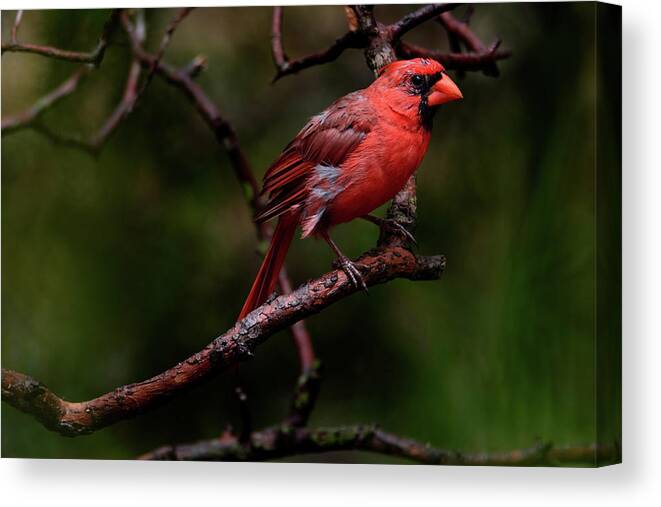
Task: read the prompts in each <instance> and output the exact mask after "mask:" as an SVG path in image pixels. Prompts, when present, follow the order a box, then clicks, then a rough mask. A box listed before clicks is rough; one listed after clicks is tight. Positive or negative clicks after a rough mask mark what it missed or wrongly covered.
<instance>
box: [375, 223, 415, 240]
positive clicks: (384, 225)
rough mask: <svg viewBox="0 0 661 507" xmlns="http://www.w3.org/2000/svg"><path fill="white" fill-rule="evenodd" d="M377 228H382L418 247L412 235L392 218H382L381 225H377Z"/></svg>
mask: <svg viewBox="0 0 661 507" xmlns="http://www.w3.org/2000/svg"><path fill="white" fill-rule="evenodd" d="M379 227H382V228H383V229H386V230H387V231H388V230H389V231H392V232H395V233H397V234H399V235H400V236H403V237H404V239H406V240H407V241H409V242H410V243H412V244H413V245H415V246H418V242H417V241H416V240H415V237H414V236H413V234H411V233H410V232H409V231H408V230H407V229H406V227H404V226H403V225H402V224H400V223H399V222H397V221H396V220H393V219H392V218H382V219H381V223H380V224H379Z"/></svg>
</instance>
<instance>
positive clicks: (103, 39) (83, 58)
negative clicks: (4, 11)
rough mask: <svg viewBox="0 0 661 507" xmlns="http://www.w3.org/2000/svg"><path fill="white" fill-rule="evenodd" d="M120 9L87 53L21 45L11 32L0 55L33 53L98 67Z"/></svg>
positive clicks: (109, 20)
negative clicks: (10, 37)
mask: <svg viewBox="0 0 661 507" xmlns="http://www.w3.org/2000/svg"><path fill="white" fill-rule="evenodd" d="M120 12H121V9H113V11H112V13H111V15H110V18H109V19H108V20H107V21H106V22H105V24H104V26H103V30H102V32H101V36H100V37H99V41H98V42H97V44H96V46H95V48H94V49H93V50H92V51H89V52H87V53H84V52H80V51H69V50H66V49H59V48H56V47H52V46H42V45H38V44H21V43H19V42H18V41H17V40H16V37H15V33H14V30H12V40H11V41H10V42H9V43H8V44H2V54H4V53H5V52H15V53H33V54H37V55H42V56H46V57H48V58H54V59H56V60H64V61H68V62H76V63H90V64H92V65H94V66H98V65H100V63H101V61H102V60H103V56H104V55H105V52H106V48H107V47H108V44H110V37H111V36H112V33H113V32H114V30H115V27H116V26H117V21H118V19H119V13H120ZM17 18H18V21H19V23H20V20H21V18H20V17H19V16H18V15H17ZM14 26H15V28H16V30H15V32H18V25H17V23H16V22H14Z"/></svg>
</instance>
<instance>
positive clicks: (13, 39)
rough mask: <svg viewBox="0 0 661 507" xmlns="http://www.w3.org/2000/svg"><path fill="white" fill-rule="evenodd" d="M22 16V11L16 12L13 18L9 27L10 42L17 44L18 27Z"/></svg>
mask: <svg viewBox="0 0 661 507" xmlns="http://www.w3.org/2000/svg"><path fill="white" fill-rule="evenodd" d="M22 18H23V11H20V10H19V11H17V12H16V18H14V24H13V25H12V27H11V43H12V44H18V38H17V37H18V27H19V26H20V25H21V19H22Z"/></svg>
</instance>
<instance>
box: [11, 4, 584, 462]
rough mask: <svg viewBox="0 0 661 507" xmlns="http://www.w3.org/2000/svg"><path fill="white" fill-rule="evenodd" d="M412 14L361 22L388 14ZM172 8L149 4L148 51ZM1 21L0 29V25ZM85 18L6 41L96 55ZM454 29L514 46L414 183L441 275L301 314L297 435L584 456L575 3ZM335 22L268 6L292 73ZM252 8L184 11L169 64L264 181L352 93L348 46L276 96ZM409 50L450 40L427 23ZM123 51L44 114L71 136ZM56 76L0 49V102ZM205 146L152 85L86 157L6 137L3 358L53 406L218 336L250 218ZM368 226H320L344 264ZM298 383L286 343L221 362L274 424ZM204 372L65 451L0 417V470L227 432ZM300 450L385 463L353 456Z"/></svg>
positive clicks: (262, 421) (227, 319)
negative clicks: (313, 387)
mask: <svg viewBox="0 0 661 507" xmlns="http://www.w3.org/2000/svg"><path fill="white" fill-rule="evenodd" d="M409 9H410V7H406V6H388V7H385V6H384V7H378V8H377V11H376V12H377V16H378V17H379V18H380V19H383V20H384V21H392V20H394V19H397V18H398V17H399V16H400V15H402V14H403V13H405V12H407V11H408V10H409ZM172 12H173V11H172V10H167V9H158V10H149V11H147V21H148V32H149V33H148V36H149V37H148V46H149V47H151V48H155V47H157V45H158V41H159V39H160V35H161V33H162V30H163V29H164V27H165V25H166V24H167V22H168V21H169V19H170V17H171V16H172ZM13 14H14V13H12V12H3V13H2V28H3V34H4V35H5V36H6V35H8V32H9V27H10V26H11V22H12V21H13ZM106 16H107V12H105V11H39V12H26V14H25V16H24V20H23V24H22V27H21V32H20V34H21V38H22V40H25V41H34V42H48V43H50V44H53V45H57V46H59V47H67V48H74V49H81V50H83V49H87V48H90V47H92V46H93V44H94V42H95V40H96V37H97V36H98V34H99V33H100V29H101V26H102V24H103V22H104V20H105V18H106ZM472 26H473V28H474V30H475V31H476V32H477V33H478V34H480V35H481V36H482V37H483V38H484V40H486V41H490V40H492V39H493V38H495V37H496V36H497V35H500V36H502V37H503V38H504V40H505V45H506V46H507V47H508V48H511V49H513V51H514V56H513V57H512V58H511V59H510V60H507V61H505V62H503V63H502V64H501V70H502V75H501V77H500V78H498V79H493V78H488V77H485V76H483V75H481V74H475V73H471V74H468V75H467V76H466V77H465V79H463V80H461V81H460V82H459V85H460V87H461V88H462V91H463V92H464V96H465V100H464V101H462V102H460V103H453V104H450V105H448V106H446V107H444V108H443V109H442V111H441V112H440V113H439V114H438V116H437V118H436V122H435V131H434V136H433V140H432V144H431V147H430V150H429V153H428V155H427V157H426V159H425V161H424V163H423V165H422V168H421V170H420V172H419V180H418V181H419V224H418V231H417V238H418V242H419V245H420V246H419V249H420V251H421V252H424V253H430V254H431V253H444V254H446V255H447V257H448V268H447V272H446V274H445V276H444V278H443V279H442V280H441V281H440V282H436V283H411V282H407V281H395V282H393V283H390V284H387V285H385V286H380V287H375V288H374V289H372V290H371V291H370V295H369V296H365V295H362V294H357V295H354V296H352V297H351V299H350V300H345V301H342V302H340V303H339V304H336V305H335V306H333V307H331V308H329V309H328V310H327V311H325V312H324V313H322V314H321V315H318V316H315V317H313V318H311V319H309V321H308V326H309V328H310V331H311V333H312V335H313V337H314V343H315V346H316V349H317V351H318V354H319V356H320V357H321V359H322V360H323V362H324V364H325V381H324V383H323V386H322V391H321V396H320V399H319V403H318V405H317V408H316V410H315V412H314V413H313V416H312V420H311V424H313V425H331V424H342V423H356V422H378V423H379V424H380V425H382V427H384V428H386V429H388V430H389V431H393V432H396V433H400V434H403V435H407V436H411V437H414V438H416V439H419V440H422V441H429V442H431V443H433V444H434V445H437V446H440V447H449V448H458V449H464V450H484V451H488V450H500V449H508V448H514V447H520V446H527V445H529V444H531V443H532V442H533V441H534V440H535V439H536V438H543V439H550V440H553V441H554V442H556V443H577V442H592V441H594V440H595V427H594V421H595V414H594V403H595V400H594V391H595V385H594V374H595V371H594V353H595V350H594V347H595V337H594V320H595V310H594V285H595V266H594V262H595V261H594V259H595V246H594V245H595V225H594V219H595V208H594V206H595V202H594V192H595V187H594V179H593V176H594V162H595V159H594V129H595V125H594V109H595V100H596V94H595V79H596V76H595V63H594V49H595V48H594V35H595V34H594V6H592V5H590V4H585V3H578V4H564V3H563V4H500V5H493V4H492V5H479V6H477V11H476V14H475V15H474V17H473V22H472ZM345 29H346V26H345V20H344V17H343V12H342V9H341V8H339V7H295V8H287V9H286V17H285V43H286V48H287V51H288V53H289V54H290V55H291V56H292V57H295V56H297V55H302V54H304V53H306V52H309V51H311V50H316V49H319V48H321V47H322V46H323V45H324V44H325V42H324V41H328V42H330V41H332V40H333V39H334V38H335V37H336V36H338V35H339V34H341V33H343V31H344V30H345ZM269 30H270V9H268V8H223V9H198V10H196V11H194V12H193V14H191V16H190V17H189V18H188V19H187V20H186V21H184V22H183V23H182V25H181V26H180V27H179V29H178V31H177V32H176V35H175V38H174V40H173V42H172V44H171V46H170V48H169V49H168V52H167V55H166V60H168V61H169V62H172V63H174V64H179V65H183V64H185V63H187V62H188V61H190V60H191V59H192V58H193V57H194V56H196V55H198V54H204V55H206V56H207V57H208V60H209V68H208V70H207V71H206V72H204V73H203V74H202V75H201V76H200V77H199V81H200V82H201V84H202V85H203V86H204V88H205V89H206V90H207V92H208V93H209V95H210V96H211V97H212V98H213V99H214V100H216V102H217V103H218V104H219V106H220V107H221V109H222V111H223V113H224V114H225V115H226V117H227V118H228V119H229V120H230V121H231V122H232V123H233V124H234V126H235V128H236V130H237V131H238V134H239V137H240V139H241V141H242V144H243V148H244V149H245V151H246V153H247V154H248V157H249V159H250V162H251V163H252V164H253V166H254V167H255V169H256V172H257V173H258V175H259V176H260V177H261V175H262V174H263V172H264V171H265V169H266V168H267V167H268V165H269V163H270V162H271V161H272V160H273V159H274V158H275V157H276V155H277V154H278V152H279V151H280V149H281V148H282V147H283V146H284V145H285V144H286V143H287V142H288V141H289V140H290V138H291V137H292V136H293V135H294V134H295V133H296V132H297V131H298V129H299V128H300V127H301V126H302V124H303V123H304V121H305V119H306V118H307V117H309V116H310V115H312V114H315V113H316V112H318V111H320V110H321V109H323V108H324V107H325V106H326V105H327V104H328V103H330V102H331V101H332V100H334V99H335V98H337V97H339V96H341V95H343V94H344V93H347V92H349V91H351V90H354V89H357V88H360V87H363V86H366V85H367V84H368V83H369V82H370V80H371V79H372V77H371V75H370V73H369V71H368V69H367V67H366V65H365V63H364V60H363V57H362V55H361V53H360V52H358V51H353V52H348V53H347V54H345V55H343V56H342V57H341V58H340V59H339V60H338V61H337V62H335V63H332V64H329V65H326V66H323V67H316V68H313V69H310V70H307V71H305V72H303V73H301V74H299V75H296V76H290V77H286V78H284V79H282V80H281V81H278V82H277V83H276V84H274V85H271V84H270V81H271V78H272V77H273V74H274V68H273V65H272V62H271V57H270V49H269V37H270V32H269ZM410 39H411V40H412V41H414V42H418V43H423V44H425V45H427V46H431V47H445V46H446V41H445V37H444V35H443V33H442V31H441V28H440V27H438V26H437V25H435V24H432V23H429V24H427V25H425V26H423V27H422V28H420V29H418V30H417V31H415V32H414V33H413V34H411V36H410ZM128 58H129V52H128V48H127V47H126V44H124V43H121V37H120V39H119V40H118V43H117V44H115V45H113V46H111V48H110V49H109V51H108V54H107V56H106V59H105V60H104V62H103V64H102V67H101V69H100V70H99V71H97V72H95V73H93V74H92V75H91V76H90V77H89V78H88V79H87V80H86V81H85V82H84V84H83V86H82V88H81V90H80V91H79V92H78V93H77V94H75V95H74V96H72V97H70V98H68V99H67V100H65V101H64V102H63V103H61V104H60V105H58V107H57V108H56V109H54V110H52V111H50V112H49V113H47V115H46V117H45V121H46V122H47V123H48V124H49V125H50V126H51V127H53V128H55V129H57V130H59V131H61V132H63V133H76V132H84V133H90V132H92V131H93V130H94V129H95V128H96V127H98V126H99V125H100V123H101V122H102V121H103V120H104V118H105V117H106V116H107V115H108V114H109V112H110V111H111V110H112V108H113V106H114V104H115V103H116V101H117V100H118V99H119V97H120V95H121V92H122V88H123V81H124V78H125V73H126V71H127V68H128V65H129V60H128ZM72 70H73V68H72V64H68V63H65V62H55V61H51V60H47V59H43V58H41V57H38V56H32V55H19V54H6V55H4V56H3V58H2V111H3V114H10V113H13V112H17V111H20V110H22V109H23V108H25V107H27V106H28V105H29V104H31V103H32V102H33V101H34V100H35V98H36V97H38V96H40V95H42V94H43V93H45V92H46V91H48V90H50V89H51V88H53V87H54V86H56V85H57V84H58V83H59V82H61V81H62V80H64V79H65V78H66V77H67V76H68V74H69V73H70V72H71V71H72ZM241 192H242V190H241V188H240V187H239V185H238V184H237V182H236V181H235V178H234V175H233V173H232V170H231V168H230V166H229V164H228V161H227V158H226V156H225V154H224V152H223V150H222V148H221V147H220V146H219V145H218V144H217V143H216V141H215V140H214V139H213V136H212V134H211V133H210V131H209V130H208V129H207V127H206V126H205V125H204V124H203V123H202V122H201V120H200V119H199V118H198V117H197V116H196V114H195V113H194V110H193V109H192V107H191V106H190V104H189V103H188V102H187V101H186V99H185V98H184V97H183V96H182V95H181V94H180V93H179V92H177V91H176V90H173V89H172V88H170V87H168V86H167V85H165V84H164V83H162V82H161V81H160V80H159V79H154V81H153V83H152V84H151V85H150V88H149V90H148V91H147V93H146V95H145V97H144V99H143V100H142V101H141V104H140V106H139V108H138V110H136V111H135V113H134V114H133V115H132V116H131V117H130V118H129V119H128V121H126V123H125V124H123V126H122V127H121V128H120V130H119V131H118V132H117V133H116V135H114V136H113V137H112V138H111V140H110V142H109V144H108V145H107V146H106V147H105V149H104V151H103V153H102V154H101V156H100V157H99V158H98V160H94V159H93V158H91V157H90V156H88V155H86V154H84V153H82V152H78V151H75V150H72V149H69V148H65V147H61V146H55V145H53V144H51V143H50V142H49V141H48V140H46V139H45V138H43V137H42V136H40V135H39V134H38V133H35V132H32V131H22V132H20V133H16V134H14V135H11V136H7V137H4V138H3V139H2V244H3V250H2V275H3V276H2V294H3V301H2V302H3V305H2V365H3V366H4V367H9V368H12V369H16V370H19V371H23V372H25V373H28V374H30V375H32V376H34V377H35V378H38V379H40V380H42V381H43V382H44V383H46V384H47V385H48V386H49V387H50V388H52V389H53V390H54V391H55V392H57V393H58V394H60V395H62V396H64V397H65V398H67V399H71V400H78V399H88V398H91V397H94V396H96V395H98V394H101V393H103V392H106V391H108V390H110V389H112V388H114V387H116V386H118V385H122V384H125V383H129V382H132V381H136V380H141V379H144V378H147V377H148V376H150V375H152V374H155V373H157V372H159V371H161V370H163V369H165V368H167V367H169V366H171V365H172V364H174V363H175V362H176V361H178V360H180V359H182V358H184V357H187V355H189V354H190V353H191V352H194V351H195V350H198V349H199V348H201V347H202V346H204V345H205V344H206V343H207V342H208V341H209V340H210V338H212V337H214V336H217V335H218V334H219V333H221V332H222V331H224V330H225V329H227V328H228V327H229V326H230V325H231V324H232V323H233V321H234V318H235V316H236V314H237V313H238V311H239V309H240V307H241V304H242V300H243V297H244V296H245V295H246V294H247V291H248V288H249V286H250V283H251V281H252V277H253V276H254V274H255V272H256V269H257V266H258V262H259V259H258V256H257V255H256V254H254V252H255V248H256V244H255V236H254V229H253V226H252V225H251V223H250V213H249V211H248V209H247V207H246V205H245V203H244V199H243V196H242V193H241ZM376 236H377V231H376V230H375V228H374V227H373V226H372V225H370V224H366V223H354V224H349V225H345V226H342V227H340V228H338V229H337V231H336V233H335V237H336V240H337V241H338V243H339V244H340V245H342V246H343V248H344V250H345V251H346V252H347V253H348V254H350V255H352V256H356V255H358V254H359V253H361V252H363V251H364V250H366V249H368V248H370V247H372V246H373V245H374V242H375V240H376ZM331 260H332V255H331V253H330V251H329V250H328V248H327V246H326V245H325V244H323V243H322V242H317V241H314V240H309V241H303V242H295V244H294V246H293V249H292V251H291V252H290V256H289V260H288V266H289V269H290V272H291V275H292V277H293V279H294V280H296V281H299V282H302V281H304V280H306V279H308V278H311V277H313V276H315V275H317V274H319V273H322V272H324V271H326V270H327V269H328V268H329V265H330V262H331ZM297 372H298V365H297V359H296V353H295V350H294V347H293V344H292V342H291V340H290V339H289V336H288V334H287V333H286V332H282V333H281V334H280V335H278V336H276V337H273V338H272V339H271V340H269V341H268V342H267V343H266V344H265V345H264V346H263V347H261V348H260V349H259V350H258V353H257V355H256V357H255V359H254V360H253V361H251V362H250V363H248V364H246V365H245V366H243V367H242V368H241V378H242V379H243V382H244V383H245V385H246V386H247V390H248V393H249V395H250V405H251V407H252V411H253V417H254V419H255V421H254V422H255V425H256V426H261V425H266V424H271V423H273V422H275V421H277V420H278V419H279V418H280V417H282V415H283V414H284V413H285V410H286V408H287V406H288V402H289V395H290V392H291V388H292V386H293V383H294V381H295V378H296V376H297ZM236 413H237V409H236V404H235V402H234V400H233V398H232V396H231V381H230V378H229V377H228V376H223V377H220V378H218V379H217V380H215V381H213V382H212V383H210V384H208V385H205V386H203V387H201V388H199V389H196V390H195V391H193V392H192V393H191V394H189V395H187V396H185V397H183V398H181V399H178V400H176V401H174V402H172V403H171V404H169V405H167V406H166V407H163V408H161V409H159V410H156V411H154V412H152V413H150V414H147V415H145V416H142V417H140V418H138V419H135V420H131V421H125V422H122V423H120V424H117V425H116V426H113V427H111V428H108V429H105V430H102V431H100V432H98V433H97V434H94V435H91V436H88V437H80V438H77V439H73V440H72V439H67V438H64V437H60V436H58V435H56V434H52V433H49V432H47V431H46V430H44V429H43V428H42V427H41V426H39V425H38V424H37V423H36V422H34V421H33V420H32V419H30V418H29V417H27V416H25V415H23V414H20V413H18V412H17V411H16V410H14V409H12V408H10V407H8V406H6V405H3V406H2V429H3V431H2V454H3V456H6V457H9V456H16V457H61V458H73V457H76V458H131V457H133V456H135V455H136V454H139V453H141V452H145V451H147V450H149V449H151V448H153V447H155V446H158V445H161V444H164V443H172V442H181V441H189V440H195V439H200V438H208V437H212V436H214V435H217V434H219V433H220V432H221V431H222V430H223V428H224V426H225V424H226V423H227V422H228V421H229V422H233V423H234V424H236V422H237V421H236ZM304 459H314V460H322V461H323V460H333V461H356V460H358V461H365V462H383V461H391V460H389V459H386V458H383V457H381V456H378V457H377V456H370V455H366V454H356V453H353V454H347V453H344V454H334V455H324V456H315V457H305V458H304Z"/></svg>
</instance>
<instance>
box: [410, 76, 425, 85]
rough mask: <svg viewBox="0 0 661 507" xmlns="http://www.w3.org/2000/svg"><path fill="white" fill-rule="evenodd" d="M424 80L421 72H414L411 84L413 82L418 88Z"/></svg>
mask: <svg viewBox="0 0 661 507" xmlns="http://www.w3.org/2000/svg"><path fill="white" fill-rule="evenodd" d="M424 82H425V80H424V78H423V77H422V76H421V75H420V74H414V75H413V76H412V77H411V84H413V86H415V87H416V88H418V87H420V86H422V83H424Z"/></svg>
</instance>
